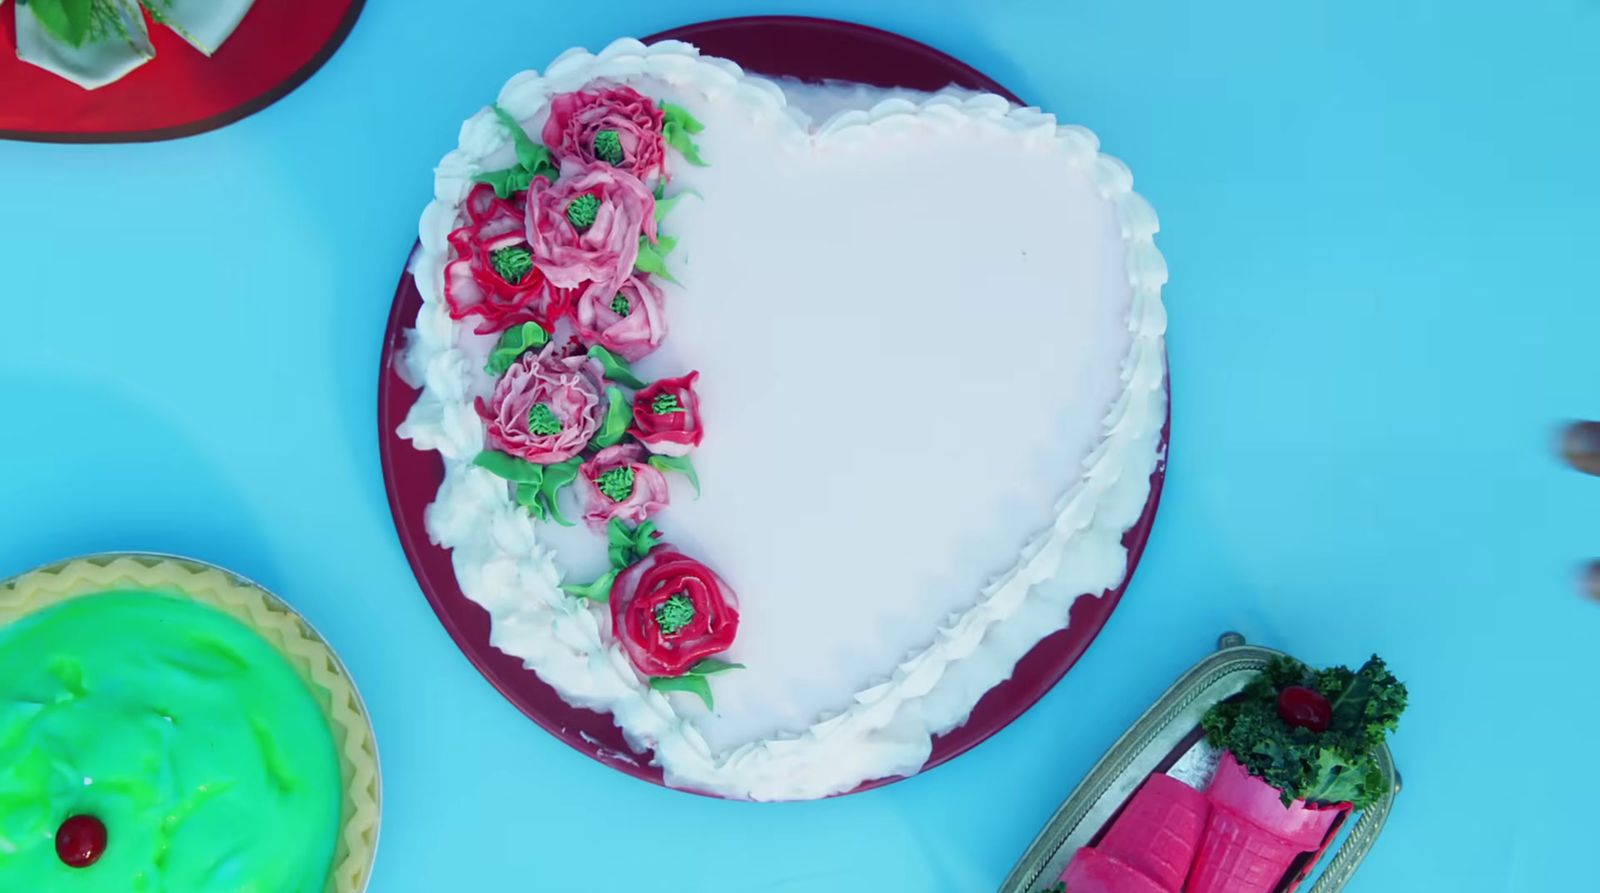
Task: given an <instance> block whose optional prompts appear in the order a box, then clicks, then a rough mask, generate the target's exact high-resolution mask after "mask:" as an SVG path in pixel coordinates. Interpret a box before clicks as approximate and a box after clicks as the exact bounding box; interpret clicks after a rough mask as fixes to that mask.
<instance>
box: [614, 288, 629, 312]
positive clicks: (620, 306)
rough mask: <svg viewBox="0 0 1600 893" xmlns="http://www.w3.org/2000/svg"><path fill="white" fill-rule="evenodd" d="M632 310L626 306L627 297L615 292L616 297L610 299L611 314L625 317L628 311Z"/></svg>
mask: <svg viewBox="0 0 1600 893" xmlns="http://www.w3.org/2000/svg"><path fill="white" fill-rule="evenodd" d="M632 309H633V308H632V307H630V306H629V305H628V296H627V295H625V294H623V293H622V292H620V291H619V292H617V296H616V297H614V298H612V299H611V312H612V313H615V314H616V315H618V316H627V315H628V311H630V310H632Z"/></svg>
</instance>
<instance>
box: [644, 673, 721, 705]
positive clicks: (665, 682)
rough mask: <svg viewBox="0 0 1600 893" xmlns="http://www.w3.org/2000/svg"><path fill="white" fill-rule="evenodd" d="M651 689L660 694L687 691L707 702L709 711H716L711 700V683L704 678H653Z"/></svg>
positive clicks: (651, 679)
mask: <svg viewBox="0 0 1600 893" xmlns="http://www.w3.org/2000/svg"><path fill="white" fill-rule="evenodd" d="M650 687H651V688H653V689H655V690H656V691H660V692H669V691H686V692H688V693H690V694H692V695H696V696H698V697H699V698H700V700H702V701H704V702H705V705H706V709H707V710H715V709H716V705H715V704H714V703H713V702H712V700H711V683H709V682H707V681H706V679H705V677H704V676H652V677H650Z"/></svg>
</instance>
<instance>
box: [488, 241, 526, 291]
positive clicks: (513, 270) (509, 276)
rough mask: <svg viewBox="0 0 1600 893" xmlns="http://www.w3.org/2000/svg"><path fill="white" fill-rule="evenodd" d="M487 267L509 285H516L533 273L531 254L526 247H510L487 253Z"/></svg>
mask: <svg viewBox="0 0 1600 893" xmlns="http://www.w3.org/2000/svg"><path fill="white" fill-rule="evenodd" d="M489 266H491V267H494V271H495V274H496V275H498V276H499V277H500V278H501V279H504V280H505V281H506V283H507V284H509V285H516V284H517V283H519V282H521V281H522V280H524V279H526V278H528V274H529V273H532V272H533V252H531V251H529V250H528V246H526V245H510V246H507V247H505V248H496V249H495V250H493V251H491V252H489Z"/></svg>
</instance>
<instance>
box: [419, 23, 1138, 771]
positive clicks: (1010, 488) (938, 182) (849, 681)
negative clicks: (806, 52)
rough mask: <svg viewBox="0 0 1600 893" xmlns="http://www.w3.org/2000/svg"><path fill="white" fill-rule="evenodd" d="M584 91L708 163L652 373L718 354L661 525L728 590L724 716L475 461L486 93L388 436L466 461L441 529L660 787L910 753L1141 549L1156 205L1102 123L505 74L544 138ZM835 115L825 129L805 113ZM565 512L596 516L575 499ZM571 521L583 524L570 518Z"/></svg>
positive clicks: (435, 232) (847, 765)
mask: <svg viewBox="0 0 1600 893" xmlns="http://www.w3.org/2000/svg"><path fill="white" fill-rule="evenodd" d="M597 78H607V79H611V80H616V81H623V82H626V83H629V84H630V85H632V86H634V87H636V88H637V89H639V90H641V91H642V92H644V93H647V94H649V95H652V96H656V97H658V98H662V99H666V100H669V101H672V102H676V103H678V104H680V105H683V106H685V107H686V108H688V109H689V110H690V111H691V112H692V113H694V114H695V116H696V117H698V118H699V119H700V120H701V121H702V122H704V124H705V125H706V129H705V131H704V132H703V133H701V134H699V135H698V136H697V138H696V139H697V141H698V142H699V145H700V149H701V154H702V155H703V156H704V157H705V158H706V160H707V161H708V162H709V166H708V167H705V168H693V167H690V166H688V165H687V164H685V163H684V162H683V161H682V159H680V158H677V157H676V156H673V157H672V158H671V159H670V160H669V166H670V169H671V170H672V173H673V180H672V183H671V185H670V187H669V193H673V192H677V191H679V190H691V189H692V190H693V191H695V192H696V193H698V197H694V196H691V197H688V198H685V199H684V200H683V201H681V202H680V203H679V204H678V206H677V208H676V209H675V210H674V211H673V212H672V214H671V215H670V216H668V217H667V218H666V220H665V221H664V222H663V228H664V231H666V232H667V233H669V234H671V235H673V236H675V237H677V238H678V240H679V247H678V249H677V251H676V252H675V253H674V254H672V255H671V256H670V257H669V259H668V263H669V267H670V268H671V269H672V270H673V272H674V274H675V275H676V276H677V278H678V279H679V280H680V281H681V283H682V285H681V286H673V285H670V284H667V285H665V286H664V288H665V290H666V293H667V315H668V320H669V328H670V331H669V334H668V336H667V339H666V342H665V344H664V345H663V347H662V349H661V350H659V351H658V352H657V353H656V354H653V355H652V356H650V357H649V358H647V359H645V360H644V361H641V362H640V363H639V364H637V367H636V368H637V369H638V370H639V371H640V373H641V374H643V375H645V377H647V378H648V377H655V376H661V375H668V374H679V373H681V372H685V371H687V370H689V369H691V368H694V369H699V370H700V372H701V379H700V391H701V394H702V400H703V404H704V421H705V427H706V431H707V436H706V440H705V443H704V445H703V446H702V447H701V448H700V449H699V450H698V451H697V452H696V453H695V463H696V465H697V467H698V468H699V470H700V476H701V479H702V482H703V484H704V487H705V491H704V495H703V497H702V498H701V499H700V500H698V501H695V500H694V499H693V498H692V492H691V491H690V490H689V488H687V487H686V486H680V482H676V481H675V482H674V493H673V500H674V501H673V504H672V505H671V506H670V507H669V508H668V509H666V510H665V511H664V512H663V513H662V514H661V515H660V517H659V518H658V519H657V520H658V523H659V525H660V527H661V528H662V529H663V530H664V531H666V533H667V535H668V538H669V539H670V540H671V541H672V542H674V543H675V544H677V545H678V546H680V547H681V548H683V549H684V550H685V551H686V552H688V553H689V554H691V555H694V556H695V557H698V558H700V559H702V560H704V561H705V562H707V563H708V564H710V565H711V566H713V567H714V568H716V569H717V570H718V572H719V573H720V574H721V575H722V576H723V577H724V578H726V579H727V580H728V581H729V582H730V583H731V584H732V585H733V586H734V588H735V589H736V590H738V592H739V594H740V597H741V600H742V606H741V618H742V623H741V627H740V632H739V639H738V641H737V642H736V644H735V645H734V648H733V649H732V650H731V651H730V652H729V657H730V658H731V659H734V660H737V661H739V662H741V663H744V664H746V665H747V669H746V670H743V671H739V672H737V673H729V674H724V675H719V676H717V677H715V679H714V680H713V688H714V690H715V693H716V698H717V710H716V711H715V712H710V711H707V710H705V709H704V708H703V707H702V706H701V705H700V704H699V702H698V701H696V700H694V699H693V698H692V697H689V696H684V695H673V696H670V698H669V696H665V695H662V694H660V693H658V692H654V691H651V690H650V689H648V688H647V687H646V686H645V684H644V682H643V681H642V680H641V679H640V678H639V677H638V675H637V674H636V673H635V672H634V671H633V669H632V668H631V666H630V665H629V664H628V662H627V660H626V658H625V657H624V656H623V655H622V653H621V650H620V649H619V648H618V647H616V645H615V644H614V643H613V642H611V641H610V635H609V618H608V616H607V615H606V614H605V612H604V611H603V610H601V609H600V608H596V607H593V606H590V605H588V604H586V603H583V602H579V601H577V600H575V599H573V598H571V597H569V596H566V595H564V594H562V593H561V591H560V590H559V589H558V588H557V585H558V584H559V583H560V582H562V581H564V580H566V581H584V582H586V581H587V580H589V579H592V578H593V577H594V576H595V575H597V573H598V572H599V570H600V569H601V568H602V566H603V563H604V560H605V559H604V555H603V543H602V541H601V539H600V538H599V537H596V536H594V535H593V534H591V533H589V532H588V531H587V530H584V529H582V528H580V529H578V530H576V531H574V530H561V529H559V528H556V527H555V526H554V525H544V524H537V525H536V524H535V523H534V522H533V521H532V520H531V519H530V518H528V517H527V515H526V514H524V513H523V512H522V510H521V509H519V508H517V507H516V506H515V505H514V504H513V503H512V501H511V500H510V498H509V496H508V494H507V492H506V489H505V486H504V484H503V482H501V481H500V480H499V479H497V478H494V477H492V476H491V475H489V474H488V473H487V472H484V471H482V470H480V469H476V468H473V467H472V466H471V465H470V461H471V459H472V457H473V456H474V455H476V453H477V452H478V451H479V450H480V449H481V448H482V439H483V429H482V424H481V422H480V421H479V419H478V417H477V415H476V413H475V412H474V411H473V409H472V405H471V404H472V398H473V397H474V396H475V395H479V394H484V393H486V392H487V391H488V390H489V388H490V387H491V386H492V382H491V381H490V380H489V379H488V377H487V376H486V375H484V373H483V372H482V369H481V367H482V364H483V359H482V357H483V354H484V353H486V351H487V349H488V346H489V345H488V339H485V338H481V337H476V336H471V335H470V334H468V333H469V332H470V327H466V326H458V325H456V324H455V323H453V322H452V321H451V320H450V319H449V317H448V315H447V314H446V312H445V309H444V305H443V298H442V295H441V287H442V268H443V264H444V263H445V262H446V261H447V260H448V256H447V254H446V252H447V250H448V249H447V246H446V243H445V235H446V234H447V233H448V232H449V231H450V229H452V228H453V227H454V225H455V221H456V206H457V204H458V203H459V202H460V200H461V199H462V197H463V196H464V195H465V192H466V190H467V188H468V187H469V186H470V178H471V176H472V175H473V174H475V173H477V172H478V171H480V170H493V169H495V168H497V167H503V166H505V165H506V164H508V163H509V162H510V160H511V152H510V148H509V141H508V137H507V135H506V134H505V133H504V132H503V131H502V130H501V129H500V127H499V126H498V125H497V124H496V123H495V121H494V119H493V117H492V115H490V113H489V112H488V111H487V110H485V111H484V112H482V113H480V114H479V115H477V116H475V117H474V118H472V119H471V120H469V121H468V122H467V123H466V124H465V125H464V126H463V128H462V133H461V146H460V148H459V149H458V150H456V151H454V152H451V153H450V154H449V155H447V156H446V157H445V159H444V160H443V161H442V162H441V163H440V166H439V168H438V170H437V179H436V189H435V201H434V202H433V203H432V204H431V205H430V206H429V208H428V209H427V211H426V212H425V213H424V215H423V218H422V223H421V227H420V229H421V236H422V250H421V252H420V253H419V255H418V257H417V259H416V261H415V264H414V272H415V275H416V278H417V282H418V286H419V288H420V290H421V292H422V294H423V297H424V300H425V305H424V307H423V309H422V311H421V313H420V314H419V317H418V321H417V330H416V332H415V334H414V337H413V339H412V343H411V346H410V349H409V350H408V353H407V370H408V376H409V377H410V378H411V380H412V381H414V382H415V383H418V384H420V385H422V386H423V394H422V396H421V397H420V398H419V400H418V402H417V405H416V406H415V407H414V408H413V410H412V413H411V415H410V417H409V418H408V419H407V421H406V423H405V424H404V425H403V426H402V429H401V433H402V434H403V435H404V436H407V437H409V438H411V439H412V440H413V442H414V443H415V444H416V445H417V446H418V447H420V448H424V449H437V450H439V451H440V452H441V454H442V455H443V456H444V458H445V465H446V478H445V483H444V485H443V486H442V487H441V489H440V492H439V497H438V500H437V501H436V502H435V504H434V505H433V506H432V507H431V508H430V510H429V515H428V529H429V531H430V534H431V535H432V536H433V537H434V539H435V540H436V541H437V542H439V543H441V544H442V545H445V546H447V547H449V548H451V549H453V550H454V551H453V558H454V563H455V568H456V572H457V576H458V578H459V579H460V581H461V584H462V588H463V591H464V592H465V593H466V594H467V595H468V597H470V598H472V599H473V600H474V601H477V602H478V603H480V604H482V605H483V606H484V607H485V608H487V609H488V610H489V612H490V613H491V615H492V617H493V620H494V630H493V633H492V640H493V642H494V644H495V645H496V646H497V647H499V648H501V649H502V650H504V651H506V652H508V653H511V654H513V655H516V656H518V657H520V658H522V659H523V661H524V662H525V664H526V665H527V666H529V667H530V668H532V669H534V670H535V671H537V672H538V673H539V674H540V676H541V677H542V678H543V679H545V681H547V682H549V683H550V684H551V685H553V686H554V687H555V688H556V689H557V690H558V691H560V692H561V693H562V695H563V696H564V697H565V698H566V699H567V700H569V701H570V702H572V703H574V704H577V705H581V706H586V707H593V708H596V709H603V710H609V711H611V712H612V713H613V714H614V715H615V716H616V718H617V722H618V724H619V725H620V726H621V727H622V729H623V730H624V732H625V733H626V735H627V736H628V738H629V740H630V741H631V742H633V743H634V744H635V745H637V746H640V747H651V748H654V750H655V752H656V759H657V760H658V762H660V763H661V765H662V766H663V768H664V770H665V773H666V776H667V779H668V781H669V782H670V783H672V784H676V785H680V786H684V787H690V788H694V789H698V790H704V791H710V792H714V793H719V794H723V795H727V796H736V797H751V798H756V799H795V798H808V797H817V796H823V795H826V794H829V793H834V792H838V791H842V790H848V789H850V788H852V787H854V786H855V785H857V784H859V783H860V782H862V781H865V780H868V779H872V778H877V777H882V776H889V775H897V774H906V773H910V772H914V771H916V770H917V769H918V768H920V767H921V765H922V763H923V762H924V761H925V760H926V759H927V756H928V753H929V748H930V746H931V738H932V736H933V735H935V734H938V733H940V732H943V731H947V730H949V729H950V728H953V727H955V726H957V725H959V724H960V723H961V722H963V721H964V720H965V719H966V717H967V715H968V714H969V713H970V711H971V709H972V707H973V705H974V704H975V703H976V702H977V700H978V698H979V697H981V695H982V694H983V693H984V692H985V691H987V690H988V689H989V688H991V687H993V686H994V685H995V684H997V683H998V682H1000V681H1002V680H1004V679H1005V678H1006V677H1007V676H1009V675H1010V673H1011V670H1012V668H1013V666H1014V665H1015V663H1016V661H1017V660H1018V659H1020V658H1021V656H1022V655H1023V654H1025V653H1026V652H1027V651H1028V649H1029V648H1031V647H1032V646H1033V645H1034V644H1035V643H1036V642H1037V641H1038V640H1039V639H1040V638H1042V637H1043V636H1045V635H1047V634H1048V633H1050V632H1053V631H1055V630H1057V629H1060V628H1061V627H1063V626H1065V625H1066V623H1067V619H1068V609H1069V608H1070V606H1071V603H1072V601H1073V600H1074V599H1075V597H1076V596H1078V595H1080V594H1082V593H1096V594H1098V593H1100V592H1102V591H1104V590H1107V589H1110V588H1114V587H1115V586H1116V585H1118V584H1119V583H1120V582H1121V580H1122V577H1123V572H1124V568H1125V564H1126V553H1125V550H1124V549H1123V548H1122V546H1121V538H1122V535H1123V533H1124V532H1125V531H1126V530H1127V529H1128V528H1129V527H1130V526H1132V525H1133V523H1135V521H1136V520H1137V519H1138V517H1139V515H1140V512H1141V510H1142V508H1143V506H1144V504H1145V502H1146V499H1147V497H1148V494H1149V477H1150V474H1151V472H1152V470H1153V469H1154V468H1155V467H1156V464H1157V462H1158V461H1159V458H1160V457H1159V456H1158V455H1157V450H1158V443H1159V432H1160V429H1161V426H1162V421H1163V419H1164V417H1165V408H1166V407H1165V392H1164V389H1163V378H1164V373H1165V358H1164V349H1163V345H1162V337H1163V333H1164V331H1165V325H1166V318H1165V313H1164V310H1163V308H1162V306H1161V303H1160V288H1161V285H1162V284H1163V283H1164V282H1165V279H1166V270H1165V266H1164V264H1163V262H1162V260H1161V256H1160V254H1159V253H1158V252H1157V251H1156V250H1155V247H1154V245H1153V242H1152V240H1151V236H1152V234H1153V233H1154V232H1155V229H1156V218H1155V215H1154V213H1153V212H1152V211H1151V210H1150V208H1149V206H1148V205H1147V204H1146V203H1145V202H1144V201H1143V200H1142V199H1140V198H1139V197H1138V196H1136V195H1135V194H1133V193H1132V192H1131V191H1130V187H1131V177H1130V176H1129V175H1128V173H1127V170H1126V169H1125V168H1124V167H1122V166H1121V165H1120V164H1119V163H1117V162H1116V161H1114V160H1112V159H1110V158H1107V157H1105V156H1101V155H1099V154H1098V152H1097V144H1096V141H1095V139H1094V137H1093V136H1092V135H1091V134H1089V133H1088V132H1087V131H1085V130H1083V129H1081V128H1075V127H1058V126H1057V125H1056V123H1055V121H1054V119H1053V118H1051V117H1050V116H1048V115H1045V114H1042V113H1040V112H1038V111H1037V110H1033V109H1016V108H1013V107H1012V106H1010V105H1009V104H1008V103H1006V102H1005V101H1004V100H1002V99H1000V98H999V97H995V96H988V95H973V94H961V95H953V94H951V95H947V94H941V95H938V96H923V97H920V98H906V97H894V98H890V99H886V100H883V101H878V100H879V99H880V98H881V97H882V95H883V94H882V93H881V92H880V93H874V92H872V91H871V90H868V89H866V88H860V87H857V86H853V85H852V86H847V87H834V88H816V87H811V88H806V90H805V91H804V96H803V103H804V106H805V108H806V109H808V110H811V111H813V112H817V113H819V114H825V113H828V112H830V111H832V110H833V109H836V108H840V107H845V108H850V107H852V106H854V107H855V108H854V109H853V110H849V111H843V112H840V113H838V114H835V115H834V116H833V117H831V118H827V119H825V120H823V119H815V118H813V117H812V116H811V114H808V113H807V112H803V111H799V110H797V109H795V108H792V107H790V106H789V105H788V104H787V103H786V99H785V95H784V92H783V90H782V89H780V87H778V86H777V85H775V84H773V83H771V82H768V81H765V80H762V79H759V78H755V77H750V76H746V75H744V74H743V73H742V72H741V71H740V70H739V69H738V67H737V66H735V65H733V64H732V63H729V62H727V61H725V60H719V59H712V58H709V57H700V56H699V55H698V53H697V52H696V51H695V50H694V49H693V48H692V47H689V46H687V45H685V44H680V43H666V44H657V45H654V46H651V47H645V46H643V45H641V44H639V43H638V42H636V41H618V42H617V43H614V44H612V45H611V46H610V47H608V48H607V49H606V50H604V51H603V52H601V53H600V54H599V55H598V56H591V55H589V54H587V53H583V52H580V51H573V52H570V53H567V54H565V55H563V56H562V57H561V58H560V59H558V60H557V61H556V62H555V63H554V64H552V66H551V67H550V69H549V70H548V71H547V72H546V73H545V74H544V76H543V77H540V76H539V75H536V74H534V73H532V72H527V73H524V74H521V75H518V76H516V77H514V78H512V79H511V81H510V82H509V83H508V84H507V85H506V87H505V89H504V90H503V91H502V92H501V95H500V97H499V102H500V104H501V105H502V106H503V107H504V108H505V109H506V110H507V111H509V112H510V113H511V114H513V115H514V116H516V117H517V118H518V119H519V120H521V121H523V123H524V125H525V126H526V127H527V129H528V130H529V132H531V133H534V134H535V135H537V133H538V127H539V125H540V124H541V123H542V122H543V119H544V111H543V109H544V104H545V102H546V101H547V99H548V97H549V96H550V95H552V94H554V93H561V92H566V91H569V90H574V89H579V88H581V87H583V86H584V85H585V84H587V83H589V82H590V81H592V80H595V79H597ZM817 120H820V121H821V123H813V122H814V121H817ZM574 508H575V507H574ZM569 514H573V515H574V516H575V515H576V511H575V510H574V511H573V512H571V513H569Z"/></svg>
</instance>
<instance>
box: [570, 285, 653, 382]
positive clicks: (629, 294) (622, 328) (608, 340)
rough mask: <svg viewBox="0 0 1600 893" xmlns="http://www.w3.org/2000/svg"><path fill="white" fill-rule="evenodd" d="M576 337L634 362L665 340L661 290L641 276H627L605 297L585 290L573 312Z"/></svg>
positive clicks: (596, 292) (590, 290) (593, 291)
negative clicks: (619, 285) (611, 293)
mask: <svg viewBox="0 0 1600 893" xmlns="http://www.w3.org/2000/svg"><path fill="white" fill-rule="evenodd" d="M573 319H574V321H575V322H576V323H577V328H578V335H579V336H580V337H581V338H582V339H583V341H584V343H586V344H598V345H600V346H601V347H604V348H605V349H606V350H609V351H611V352H612V353H614V354H617V355H618V356H620V357H622V358H623V359H625V360H627V361H628V362H630V363H631V362H634V361H636V360H638V359H640V358H641V357H644V356H646V355H648V354H649V353H650V352H651V351H654V350H655V349H656V348H657V347H660V346H661V339H663V338H665V337H667V313H666V308H665V307H664V306H663V300H662V296H661V289H659V288H656V286H655V283H653V282H651V281H650V280H649V279H646V278H645V277H643V276H629V277H628V278H627V280H626V281H624V282H623V283H622V287H621V288H619V289H617V293H616V294H614V295H610V296H609V297H608V296H607V295H605V294H604V293H602V292H600V291H598V290H596V289H589V290H587V291H585V292H584V294H583V296H582V297H580V298H579V299H578V303H577V306H576V308H575V309H574V312H573Z"/></svg>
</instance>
